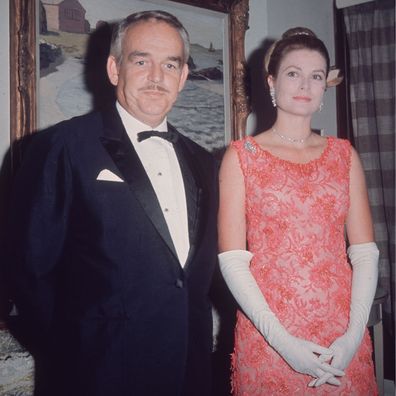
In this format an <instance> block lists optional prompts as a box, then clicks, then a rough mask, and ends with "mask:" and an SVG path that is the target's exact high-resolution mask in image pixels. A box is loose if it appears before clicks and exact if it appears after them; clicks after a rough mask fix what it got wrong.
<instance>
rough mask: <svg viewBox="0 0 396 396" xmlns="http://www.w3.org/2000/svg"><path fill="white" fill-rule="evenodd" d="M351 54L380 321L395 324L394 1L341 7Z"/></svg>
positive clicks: (353, 108)
mask: <svg viewBox="0 0 396 396" xmlns="http://www.w3.org/2000/svg"><path fill="white" fill-rule="evenodd" d="M343 16H344V23H345V31H346V36H347V46H348V55H349V65H350V66H349V67H350V68H349V70H348V75H349V89H350V104H351V114H352V129H353V141H354V146H355V148H356V150H357V151H358V152H359V155H360V157H361V159H362V163H363V167H364V169H365V173H366V179H367V184H368V192H369V199H370V204H371V209H372V214H373V219H374V227H375V238H376V242H377V244H378V248H379V250H380V263H379V278H380V279H379V286H380V287H381V288H383V289H385V290H386V291H387V292H388V300H387V302H386V303H385V304H384V322H385V325H386V327H387V328H388V330H390V331H391V332H392V333H393V329H394V323H395V322H394V303H395V1H394V0H376V1H371V2H368V3H364V4H359V5H356V6H352V7H347V8H345V9H344V10H343Z"/></svg>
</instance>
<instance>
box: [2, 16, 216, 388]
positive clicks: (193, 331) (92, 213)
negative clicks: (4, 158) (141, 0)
mask: <svg viewBox="0 0 396 396" xmlns="http://www.w3.org/2000/svg"><path fill="white" fill-rule="evenodd" d="M188 57H189V39H188V34H187V32H186V30H185V29H184V27H183V26H182V25H181V23H180V22H179V21H178V20H177V19H176V18H175V17H174V16H172V15H170V14H168V13H165V12H162V11H145V12H141V13H136V14H132V15H130V16H128V17H127V18H126V19H124V20H123V21H122V22H120V23H119V24H118V25H117V27H116V29H115V31H114V34H113V38H112V43H111V49H110V55H109V57H108V61H107V73H108V77H109V79H110V82H111V83H112V84H113V85H114V86H115V90H116V97H117V101H116V103H115V104H114V106H113V107H112V108H109V109H107V110H106V111H101V112H94V113H90V114H87V115H83V116H79V117H75V118H73V119H71V120H68V121H64V122H61V123H59V124H57V125H55V126H54V127H51V128H49V130H47V131H43V132H39V133H37V134H36V135H35V136H34V138H33V140H32V142H31V143H30V144H29V147H28V149H27V151H26V153H25V156H24V160H23V163H22V165H21V167H20V169H19V172H18V174H17V176H16V178H15V184H14V188H13V199H12V207H11V210H10V215H11V217H10V220H11V221H10V226H9V235H10V242H9V248H10V256H9V257H10V263H9V264H10V265H9V268H10V272H11V279H12V283H13V286H14V301H15V305H16V307H17V310H18V312H19V320H20V321H21V323H22V325H23V327H24V328H25V329H27V330H28V332H29V337H30V339H29V341H28V342H27V344H28V346H29V347H30V348H31V351H32V353H33V354H34V356H35V358H36V369H37V386H36V394H38V395H52V396H53V395H65V396H66V395H67V396H72V395H73V396H76V395H81V396H91V395H92V396H101V395H106V396H110V395H117V396H123V395H128V396H129V395H136V396H151V395H155V396H161V395H165V396H167V395H169V396H177V395H188V396H192V395H197V396H198V395H199V396H205V395H208V394H210V382H211V381H210V371H211V368H210V359H211V349H212V319H211V304H210V301H209V298H208V292H209V287H210V283H211V278H212V273H213V270H214V268H215V265H216V254H217V235H216V215H217V181H216V179H217V176H216V173H217V172H216V163H215V161H214V159H213V157H212V156H211V155H210V154H209V153H208V152H206V151H205V150H204V149H202V148H201V147H200V146H198V145H197V144H195V143H194V142H192V141H191V140H190V139H188V138H186V137H185V136H183V135H181V134H179V133H178V132H177V131H176V130H175V128H173V127H172V126H171V125H170V124H168V123H167V114H168V112H169V111H170V109H171V108H172V105H173V104H174V102H175V100H176V98H177V95H178V93H179V92H180V91H181V90H182V88H183V86H184V83H185V81H186V79H187V76H188V66H187V60H188ZM197 127H199V125H197Z"/></svg>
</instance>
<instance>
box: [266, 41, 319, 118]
mask: <svg viewBox="0 0 396 396" xmlns="http://www.w3.org/2000/svg"><path fill="white" fill-rule="evenodd" d="M268 84H269V85H270V87H271V88H274V89H275V97H276V104H277V107H278V110H281V111H284V112H286V113H290V114H293V115H300V116H311V115H312V114H313V113H315V112H316V111H317V110H318V108H319V106H320V103H321V101H322V98H323V93H324V91H325V89H326V61H325V59H324V57H323V56H322V55H321V54H320V53H319V52H317V51H313V50H309V49H297V50H293V51H290V52H289V53H288V54H287V55H285V57H284V58H283V60H282V61H281V63H280V65H279V71H278V75H277V77H276V78H274V77H272V76H269V77H268Z"/></svg>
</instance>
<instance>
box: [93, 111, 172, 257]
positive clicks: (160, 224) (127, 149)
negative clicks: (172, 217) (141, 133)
mask: <svg viewBox="0 0 396 396" xmlns="http://www.w3.org/2000/svg"><path fill="white" fill-rule="evenodd" d="M103 122H104V136H101V137H100V140H101V142H102V144H103V146H104V147H105V149H106V150H107V152H108V154H109V155H110V157H111V158H112V160H113V161H114V163H115V164H116V166H117V168H118V170H119V171H120V173H121V175H122V178H123V180H125V182H127V183H128V184H129V186H130V189H131V191H132V193H133V194H134V195H135V197H136V199H137V200H138V201H139V203H140V205H141V206H142V208H143V210H144V211H145V213H146V215H147V216H148V218H149V219H150V221H151V222H152V224H153V225H154V227H155V229H156V230H157V231H158V233H159V235H160V236H161V238H162V239H163V240H164V241H165V243H166V244H167V245H168V247H169V249H170V250H171V252H172V253H173V254H174V256H175V257H177V255H176V250H175V247H174V245H173V241H172V237H171V235H170V233H169V229H168V226H167V224H166V221H165V218H164V215H163V213H162V210H161V207H160V205H159V202H158V199H157V196H156V194H155V191H154V189H153V187H152V185H151V182H150V179H149V178H148V176H147V174H146V171H145V170H144V167H143V165H142V163H141V161H140V159H139V156H138V155H137V153H136V151H135V149H134V147H133V144H132V143H131V141H130V139H129V137H128V134H127V133H126V131H125V128H124V126H123V124H122V121H121V118H120V116H119V114H118V112H117V111H116V109H115V108H114V109H113V111H112V112H109V113H104V114H103Z"/></svg>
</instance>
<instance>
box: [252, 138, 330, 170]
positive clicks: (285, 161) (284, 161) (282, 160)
mask: <svg viewBox="0 0 396 396" xmlns="http://www.w3.org/2000/svg"><path fill="white" fill-rule="evenodd" d="M247 139H249V140H250V141H251V142H253V144H254V146H255V147H257V148H258V149H259V150H260V151H261V152H263V153H266V154H267V155H268V156H270V157H271V158H274V159H276V160H277V161H279V162H283V163H287V164H291V165H296V166H306V165H311V164H315V163H317V162H320V161H322V160H323V159H324V158H325V157H326V156H327V153H328V151H329V148H330V141H331V136H326V145H325V147H324V148H323V150H322V152H321V153H320V155H319V156H318V157H316V158H312V159H311V160H309V161H307V162H294V161H290V160H287V159H284V158H281V157H278V156H277V155H275V154H273V153H271V151H269V150H267V149H266V148H264V147H263V146H261V145H260V144H259V143H258V142H257V141H256V139H254V137H253V136H247Z"/></svg>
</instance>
